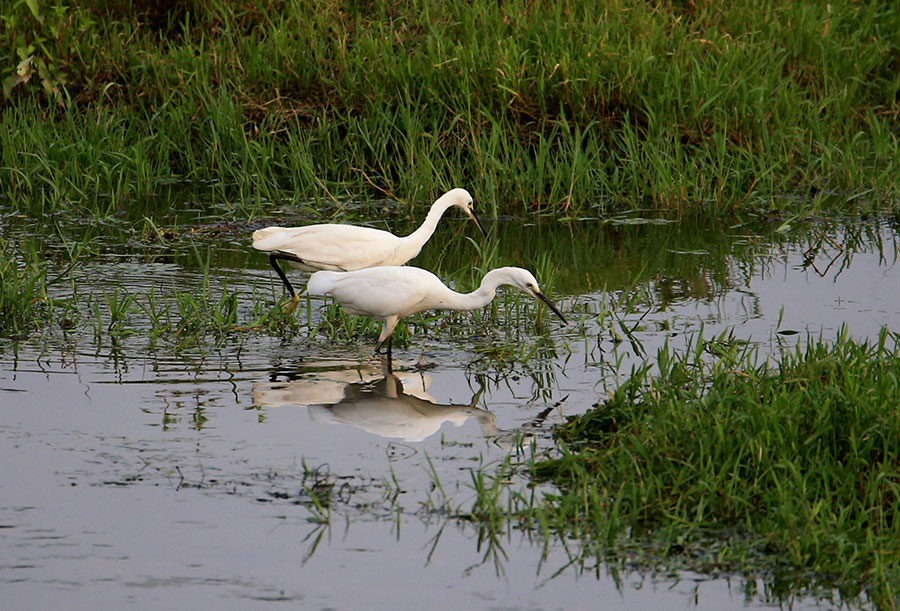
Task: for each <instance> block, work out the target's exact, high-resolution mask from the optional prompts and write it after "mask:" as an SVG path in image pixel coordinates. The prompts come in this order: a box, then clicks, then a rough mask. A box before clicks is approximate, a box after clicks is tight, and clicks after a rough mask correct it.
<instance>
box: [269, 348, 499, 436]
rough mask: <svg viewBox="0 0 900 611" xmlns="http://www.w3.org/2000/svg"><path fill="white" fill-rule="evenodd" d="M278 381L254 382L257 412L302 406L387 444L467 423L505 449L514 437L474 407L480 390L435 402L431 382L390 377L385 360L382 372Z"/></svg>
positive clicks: (414, 376)
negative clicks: (455, 400) (456, 400)
mask: <svg viewBox="0 0 900 611" xmlns="http://www.w3.org/2000/svg"><path fill="white" fill-rule="evenodd" d="M291 377H292V376H291V375H289V376H288V380H286V381H280V380H278V379H277V378H278V376H277V375H274V376H272V378H275V379H271V378H270V380H269V381H267V382H257V383H256V384H254V389H253V403H254V405H256V406H258V407H281V406H306V407H307V409H308V410H309V415H310V418H312V420H313V421H314V422H320V423H328V424H350V425H353V426H355V427H358V428H361V429H363V430H364V431H368V432H369V433H373V434H375V435H379V436H381V437H387V438H391V439H402V440H403V441H422V440H423V439H426V438H427V437H429V436H431V435H433V434H434V433H436V432H437V431H438V430H439V429H440V428H441V425H443V424H444V423H445V422H452V423H453V424H454V425H456V426H457V427H459V426H462V425H463V424H464V423H465V422H466V421H467V420H469V419H470V418H471V419H473V420H474V421H475V422H477V423H478V425H479V426H480V427H481V431H482V433H483V434H484V436H485V437H488V438H491V439H492V440H494V441H495V442H498V443H502V444H503V445H505V444H506V443H508V442H509V441H510V438H511V437H513V436H514V433H512V432H507V431H503V430H501V429H498V428H497V426H496V423H495V419H494V415H493V414H492V413H491V412H489V411H487V410H484V409H480V408H478V407H475V405H476V404H477V403H478V399H479V398H480V397H481V394H482V393H483V392H484V388H483V387H481V388H479V390H478V391H476V392H475V393H474V394H473V395H472V398H471V400H470V401H469V403H468V404H466V405H457V404H452V403H449V404H448V403H437V401H436V400H435V398H434V397H432V396H431V395H430V394H428V387H429V386H430V385H431V382H432V377H431V376H430V375H428V374H427V373H424V372H392V371H391V369H390V367H389V366H388V363H387V361H386V359H383V360H382V367H381V371H378V369H377V368H374V367H359V368H354V369H341V370H330V371H320V372H318V375H317V376H316V377H303V378H296V377H295V378H294V379H291Z"/></svg>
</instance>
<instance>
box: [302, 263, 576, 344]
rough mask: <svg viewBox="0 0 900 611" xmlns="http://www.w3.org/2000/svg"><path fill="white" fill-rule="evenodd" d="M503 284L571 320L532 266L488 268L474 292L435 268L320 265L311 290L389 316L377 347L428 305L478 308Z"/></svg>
mask: <svg viewBox="0 0 900 611" xmlns="http://www.w3.org/2000/svg"><path fill="white" fill-rule="evenodd" d="M502 285H509V286H514V287H516V288H518V289H521V290H522V291H525V292H526V293H528V294H529V295H531V296H532V297H534V298H536V299H540V300H541V301H543V302H544V303H546V304H547V305H548V306H549V307H550V309H551V310H553V313H554V314H556V315H557V316H559V318H560V319H561V320H562V321H563V322H564V323H566V324H568V322H567V321H566V319H565V317H564V316H563V315H562V313H561V312H560V311H559V310H558V309H557V308H556V306H555V305H553V303H552V302H551V301H550V300H549V299H547V297H545V296H544V294H543V293H541V289H540V287H538V283H537V280H535V278H534V276H533V275H532V273H531V272H529V271H528V270H527V269H522V268H521V267H500V268H497V269H493V270H491V271H489V272H488V273H487V274H485V276H484V278H482V280H481V286H479V287H478V289H477V290H475V291H472V292H471V293H466V294H463V293H457V292H456V291H454V290H452V289H450V288H448V287H447V286H446V285H445V284H444V283H443V282H441V281H440V279H439V278H438V277H437V276H435V275H434V274H432V273H431V272H429V271H426V270H424V269H420V268H418V267H405V266H402V267H397V266H385V267H370V268H368V269H360V270H357V271H352V272H332V271H320V272H316V273H314V274H313V275H312V276H310V278H309V282H308V283H307V285H306V292H307V293H309V294H310V295H330V296H331V297H334V298H335V299H336V300H337V301H338V303H340V304H341V306H342V307H343V308H344V310H346V311H347V312H349V313H351V314H362V315H365V316H371V317H372V318H377V319H379V320H381V321H382V322H384V326H383V327H382V329H381V335H379V336H378V343H377V344H376V346H375V350H376V351H378V350H380V349H381V347H382V345H384V343H385V342H387V353H388V357H390V354H391V335H392V334H393V332H394V327H396V326H397V322H398V321H399V320H400V319H401V318H403V317H405V316H409V315H411V314H415V313H416V312H422V311H424V310H474V309H476V308H481V307H484V306H485V305H487V304H489V303H490V302H491V301H492V300H493V299H494V295H495V294H496V292H497V288H498V287H500V286H502Z"/></svg>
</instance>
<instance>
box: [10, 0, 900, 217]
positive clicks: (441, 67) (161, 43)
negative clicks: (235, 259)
mask: <svg viewBox="0 0 900 611" xmlns="http://www.w3.org/2000/svg"><path fill="white" fill-rule="evenodd" d="M0 16H2V17H3V19H2V20H0V34H2V35H0V58H2V59H0V61H2V64H0V72H2V74H0V76H2V78H3V79H4V82H5V84H6V93H5V95H4V99H3V101H2V103H0V104H2V106H0V189H2V195H3V196H4V197H5V198H6V200H7V201H8V202H9V203H10V205H11V206H12V207H14V208H15V209H17V210H23V211H27V212H28V213H30V214H39V213H51V212H58V211H69V210H82V211H83V210H88V211H91V213H94V214H97V213H100V214H106V213H109V212H112V211H115V210H121V209H122V208H129V207H136V206H145V205H147V204H146V202H150V201H156V200H165V199H166V195H167V193H168V192H170V190H171V188H172V187H171V184H172V181H173V180H177V181H182V182H187V183H191V184H196V185H203V186H204V188H206V189H207V190H208V195H207V197H205V198H204V199H205V200H207V201H210V202H219V203H221V202H225V203H227V204H229V205H230V207H231V208H232V209H233V211H234V213H235V214H240V215H245V216H246V215H251V216H252V215H257V214H258V213H259V211H260V210H261V209H265V208H266V207H268V206H270V205H271V203H272V202H284V201H288V202H294V203H299V202H316V203H322V202H333V201H339V200H343V199H346V198H347V196H348V195H349V196H359V195H361V196H364V197H368V198H374V197H377V198H382V197H390V198H392V199H394V198H396V199H400V200H403V201H407V202H420V201H428V200H430V199H432V198H433V197H434V196H435V195H436V194H437V193H439V192H441V191H442V190H444V189H446V188H448V187H451V186H459V185H464V186H466V187H467V188H469V189H470V190H472V191H473V192H475V193H476V194H478V196H479V198H480V199H481V200H482V201H483V202H485V203H486V204H487V207H488V209H489V210H490V211H491V212H492V213H494V214H496V213H498V212H523V211H528V212H534V211H537V212H548V213H553V214H557V215H566V216H571V215H577V214H582V213H585V212H596V211H600V212H608V211H610V210H615V209H623V208H624V209H632V208H637V207H643V206H645V205H647V204H649V205H650V206H652V207H656V208H676V209H679V210H686V209H692V208H697V207H700V208H702V212H704V213H709V212H710V211H713V212H717V211H718V212H721V213H730V212H735V211H738V212H740V211H743V210H748V209H752V210H766V211H769V210H773V209H774V210H776V211H785V210H789V211H793V212H797V211H800V212H808V211H816V210H819V209H824V208H828V209H834V208H839V209H850V210H859V209H860V208H866V209H871V208H877V207H881V206H885V205H887V206H895V205H896V197H897V181H896V179H895V176H896V174H897V168H896V159H897V158H898V154H897V153H898V141H897V113H898V102H897V100H898V98H897V93H898V91H900V77H898V74H900V71H898V70H897V59H896V58H897V53H896V50H897V49H898V48H900V9H898V8H897V7H896V6H894V5H893V4H892V3H863V4H860V3H857V2H853V1H852V0H841V1H838V2H832V3H796V2H791V1H789V0H776V1H774V2H769V3H765V4H758V3H750V2H735V3H728V4H715V3H702V4H698V5H694V4H690V5H688V6H682V5H681V4H679V3H672V4H665V3H663V4H660V3H655V2H647V1H645V0H622V1H620V2H614V3H609V2H561V3H556V4H553V5H535V4H533V3H530V2H520V1H517V2H511V3H510V2H507V3H502V4H499V5H498V4H496V3H491V2H486V1H483V0H482V1H476V2H474V3H462V4H460V3H446V2H436V1H434V0H421V1H419V2H413V3H410V4H407V5H403V6H395V5H379V6H374V7H373V6H371V5H369V4H360V5H355V4H349V5H347V4H345V3H336V2H330V1H327V0H324V1H321V2H305V1H301V0H273V1H264V0H246V1H240V2H238V1H229V0H216V1H214V2H204V3H194V2H191V3H179V4H177V5H173V6H172V7H169V8H164V7H162V5H158V6H157V5H150V4H147V5H141V7H140V8H137V7H134V6H132V4H131V3H125V2H118V1H115V0H114V1H106V0H103V1H100V0H94V1H91V2H83V3H77V5H73V6H70V5H65V4H60V5H54V6H50V5H46V4H43V3H30V2H18V3H12V4H10V5H9V6H6V7H5V8H4V9H2V10H0ZM785 194H787V195H789V196H790V197H783V196H784V195H785Z"/></svg>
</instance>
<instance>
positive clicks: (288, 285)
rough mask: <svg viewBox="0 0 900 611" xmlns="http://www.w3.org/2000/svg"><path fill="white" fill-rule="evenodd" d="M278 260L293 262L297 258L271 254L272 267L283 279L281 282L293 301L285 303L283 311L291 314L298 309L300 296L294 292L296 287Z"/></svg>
mask: <svg viewBox="0 0 900 611" xmlns="http://www.w3.org/2000/svg"><path fill="white" fill-rule="evenodd" d="M278 259H284V260H285V261H291V260H295V259H296V257H293V256H292V255H289V254H287V253H283V252H280V251H275V252H272V253H269V263H271V264H272V267H273V268H275V272H276V273H277V274H278V277H279V278H281V282H282V283H283V284H284V288H285V290H286V291H287V292H288V294H289V295H290V296H291V299H290V300H289V301H285V302H284V303H283V304H281V311H282V312H284V313H285V314H290V313H291V312H293V311H294V308H296V307H297V304H298V303H300V296H299V295H298V294H297V291H295V290H294V286H293V285H292V284H291V281H290V280H288V278H287V276H286V275H285V273H284V270H282V269H281V266H280V265H278Z"/></svg>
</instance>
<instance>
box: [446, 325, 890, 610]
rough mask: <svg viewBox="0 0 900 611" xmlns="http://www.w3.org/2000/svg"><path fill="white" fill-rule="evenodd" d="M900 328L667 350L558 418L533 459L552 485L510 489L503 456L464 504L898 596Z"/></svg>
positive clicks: (538, 475)
mask: <svg viewBox="0 0 900 611" xmlns="http://www.w3.org/2000/svg"><path fill="white" fill-rule="evenodd" d="M898 339H900V337H898V336H897V335H895V334H892V333H889V332H888V331H884V332H882V334H881V335H880V336H879V337H878V338H877V339H876V340H875V341H873V342H865V341H864V342H858V341H854V340H852V339H850V338H849V337H848V336H847V335H846V334H843V333H841V334H840V335H839V336H838V337H837V339H836V340H834V341H831V342H826V341H822V340H818V341H813V340H811V341H809V342H808V344H807V345H806V347H798V348H796V349H794V350H793V351H791V350H788V351H786V352H785V353H783V354H782V355H781V356H780V358H779V359H778V360H777V362H774V363H771V362H766V361H765V360H763V359H760V358H759V356H758V351H757V350H756V349H754V348H750V347H748V346H747V345H745V344H741V343H734V342H728V341H725V340H727V338H717V339H716V340H714V341H704V340H703V339H702V338H697V339H696V340H695V342H694V344H693V346H692V348H691V349H689V350H688V351H687V352H686V353H681V354H676V353H675V352H673V351H671V350H670V349H669V348H667V347H666V348H663V349H661V350H660V351H659V353H658V354H657V355H656V358H655V359H652V364H648V365H647V366H645V367H642V368H639V369H637V370H636V371H634V372H633V373H632V375H631V376H630V378H629V379H628V380H627V381H626V382H625V383H623V384H622V385H621V386H620V387H619V388H617V389H616V390H615V392H613V393H612V394H611V396H610V397H609V398H608V399H606V400H602V401H600V402H598V403H597V404H596V405H595V406H594V407H593V409H591V410H589V411H588V412H586V413H585V414H584V415H582V416H578V417H572V418H570V419H569V420H568V422H567V424H565V425H564V426H562V427H561V428H558V429H557V430H556V432H555V437H556V439H557V441H558V444H559V454H558V456H557V457H556V458H552V459H535V458H532V460H531V461H526V465H527V466H529V467H530V472H531V474H532V476H533V478H535V480H536V481H537V482H541V481H546V480H550V481H552V482H553V483H554V484H555V485H556V487H557V488H556V491H554V492H545V493H543V494H534V493H533V492H532V493H530V494H529V493H525V492H516V491H514V490H508V491H507V492H508V494H502V493H501V492H499V491H498V490H497V488H509V481H510V474H509V473H508V471H509V466H508V465H507V466H505V467H502V468H501V469H500V471H502V472H498V476H497V479H498V484H497V485H496V486H490V487H487V488H485V487H484V486H483V484H482V485H479V486H477V487H476V491H477V492H478V498H477V499H476V501H475V502H474V503H473V505H472V507H471V508H470V509H469V510H467V511H463V512H462V515H463V516H464V517H467V518H468V519H471V520H475V521H476V522H478V523H480V524H482V525H483V526H485V527H486V528H491V529H493V530H497V529H500V530H501V531H502V530H503V529H505V528H506V525H507V524H509V523H510V521H512V523H514V524H518V525H519V526H522V527H526V528H528V529H536V530H538V531H539V532H542V533H544V534H545V535H546V536H548V537H550V536H552V535H553V534H559V535H560V536H563V537H565V538H566V539H570V538H575V539H577V540H579V541H580V542H581V546H580V549H581V550H582V552H581V553H582V554H583V555H586V556H594V555H598V556H601V557H604V558H609V559H615V558H619V559H623V558H624V559H625V560H626V561H627V562H629V563H638V564H640V565H644V566H670V567H671V566H675V567H682V568H689V569H693V570H698V571H701V572H721V571H726V572H730V571H741V572H744V573H750V574H761V575H770V576H774V577H775V578H777V579H779V580H788V581H790V582H792V583H794V584H795V587H801V588H803V589H806V588H810V589H813V590H815V589H816V588H822V587H824V588H830V587H838V588H839V590H840V591H841V592H842V595H843V596H844V597H845V598H849V599H853V598H855V597H857V596H859V595H860V594H861V593H865V594H866V596H868V597H869V599H870V600H872V601H874V602H875V603H876V604H878V605H879V606H884V607H886V608H893V607H895V606H896V605H897V604H898V600H900V591H898V586H897V584H898V583H900V562H898V558H900V544H898V542H900V530H898V529H900V474H898V469H897V465H898V464H900V449H898V447H897V444H896V443H895V440H896V439H897V437H898V435H900V412H898V411H897V409H896V398H897V396H898V394H900V386H898V385H900V345H898ZM482 477H484V475H482ZM503 482H506V483H505V484H504V483H503ZM803 584H806V585H803Z"/></svg>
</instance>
